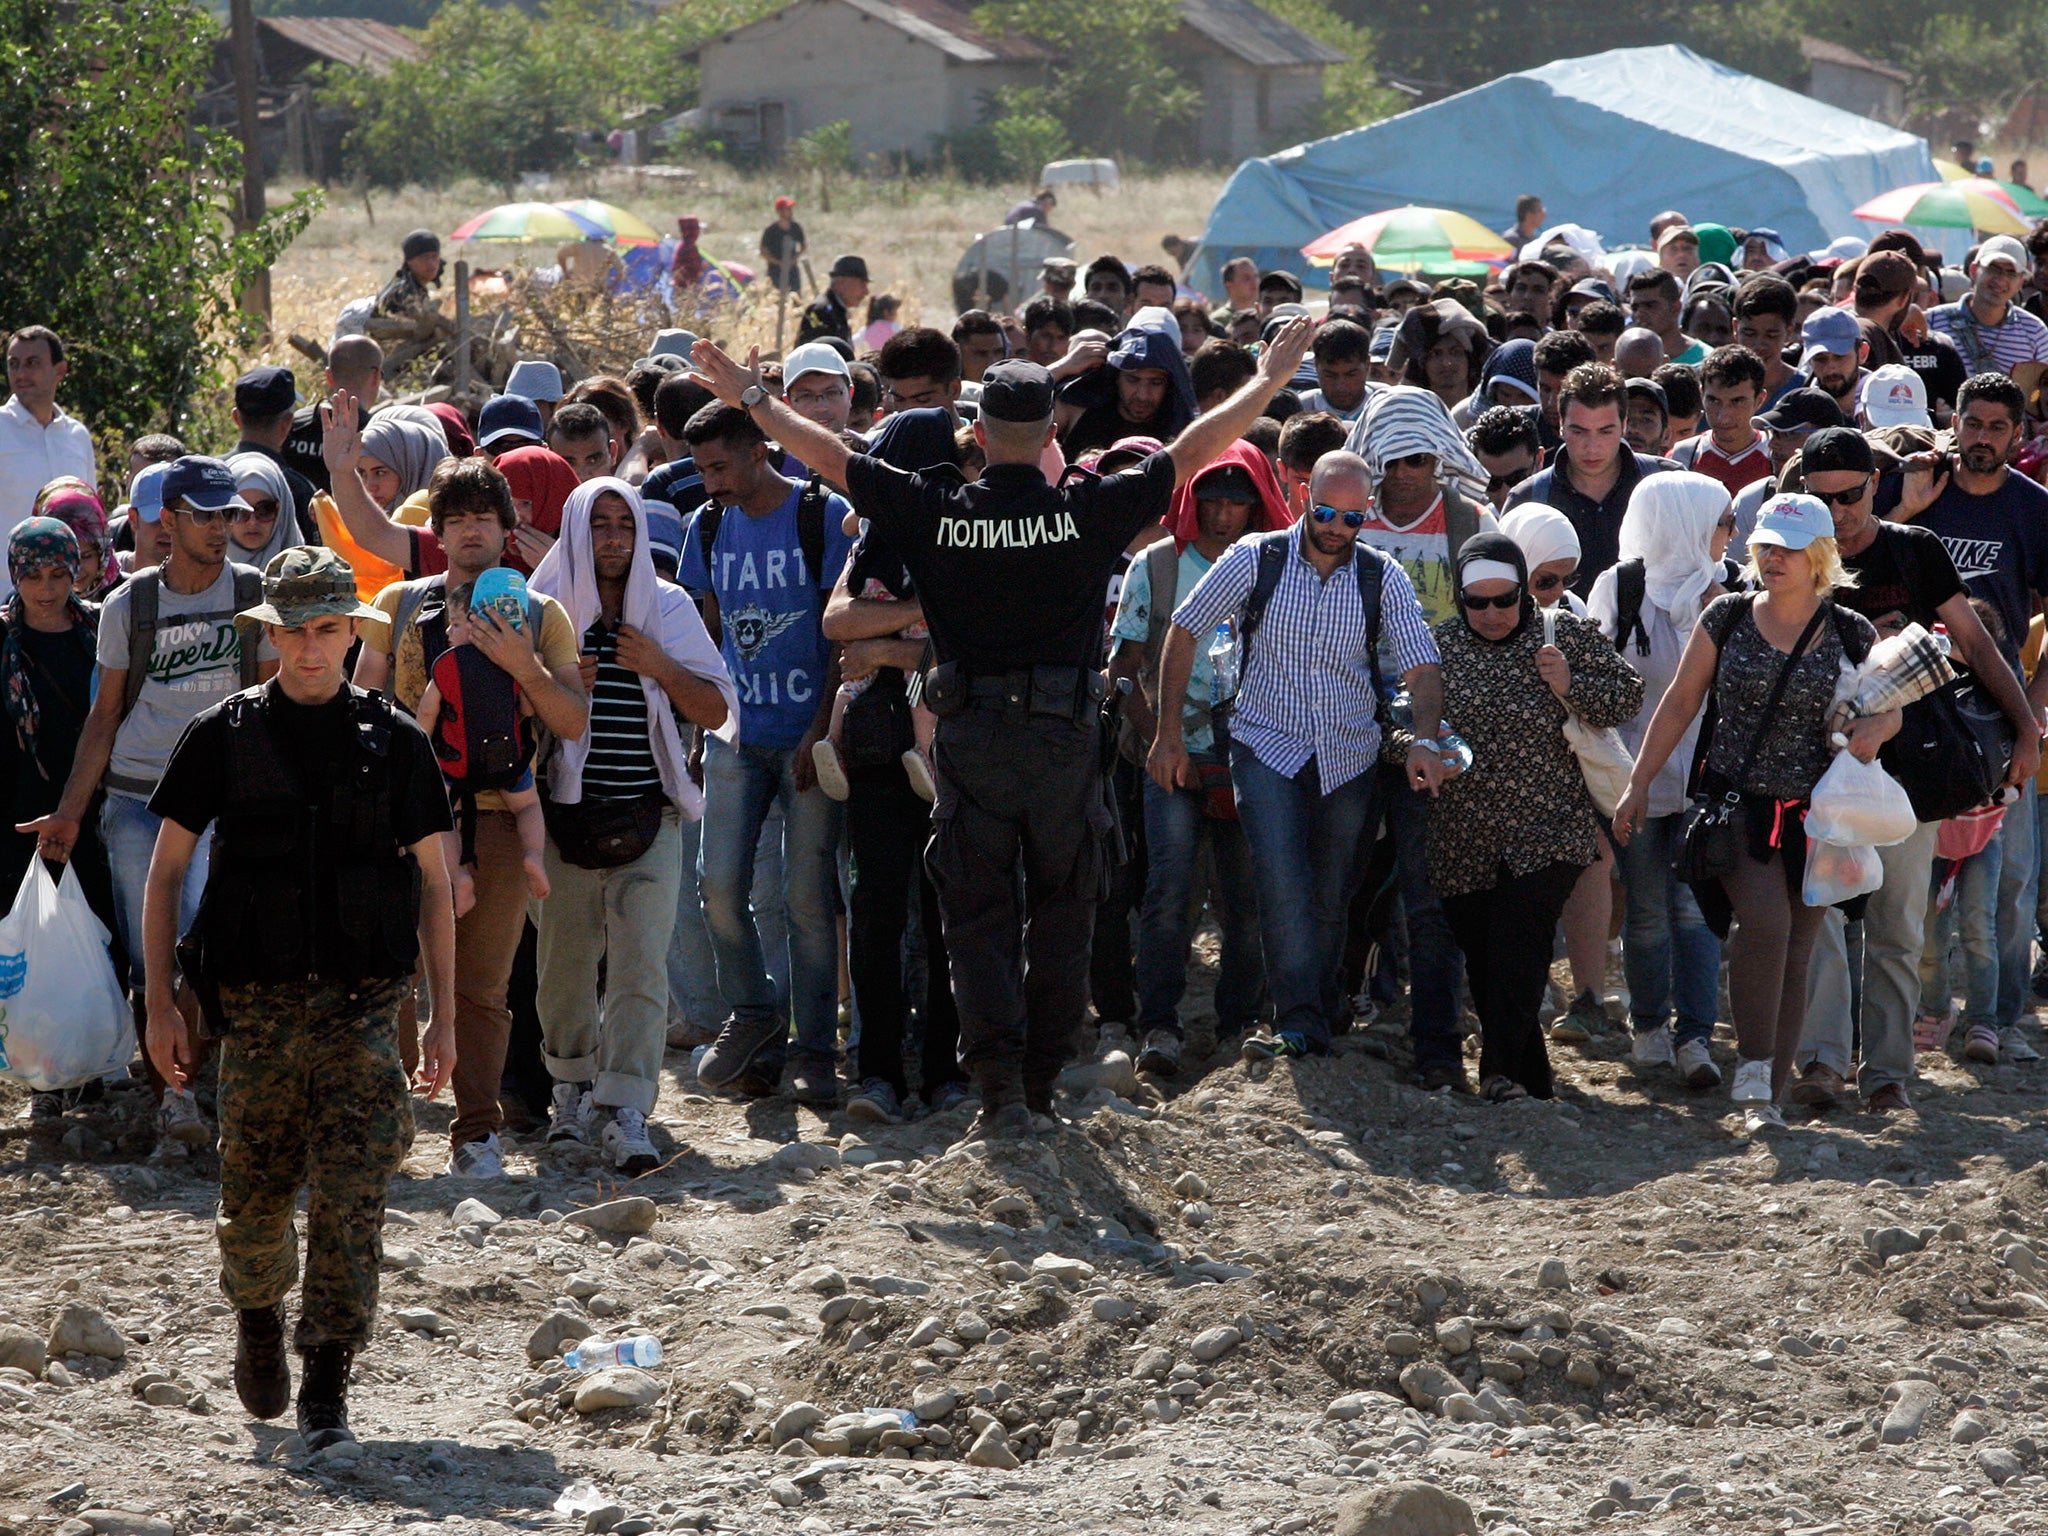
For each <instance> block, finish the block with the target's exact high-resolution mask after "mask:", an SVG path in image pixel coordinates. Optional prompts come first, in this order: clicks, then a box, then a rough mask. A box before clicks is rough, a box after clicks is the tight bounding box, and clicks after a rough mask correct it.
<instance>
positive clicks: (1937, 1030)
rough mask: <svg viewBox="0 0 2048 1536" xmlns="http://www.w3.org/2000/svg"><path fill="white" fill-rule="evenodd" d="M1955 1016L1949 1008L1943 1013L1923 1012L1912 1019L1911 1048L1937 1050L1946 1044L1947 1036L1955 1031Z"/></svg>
mask: <svg viewBox="0 0 2048 1536" xmlns="http://www.w3.org/2000/svg"><path fill="white" fill-rule="evenodd" d="M1955 1030H1956V1016H1955V1012H1954V1011H1953V1010H1951V1011H1950V1012H1948V1013H1947V1014H1945V1015H1936V1014H1932V1013H1923V1014H1921V1015H1920V1017H1919V1018H1917V1019H1915V1020H1914V1021H1913V1049H1914V1050H1916V1051H1938V1050H1940V1049H1941V1048H1942V1047H1943V1046H1945V1045H1947V1044H1948V1037H1949V1036H1950V1035H1952V1034H1954V1033H1955Z"/></svg>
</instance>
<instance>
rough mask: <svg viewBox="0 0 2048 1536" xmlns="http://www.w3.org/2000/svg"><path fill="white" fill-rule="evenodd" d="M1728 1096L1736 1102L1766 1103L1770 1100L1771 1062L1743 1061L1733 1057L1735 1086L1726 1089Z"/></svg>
mask: <svg viewBox="0 0 2048 1536" xmlns="http://www.w3.org/2000/svg"><path fill="white" fill-rule="evenodd" d="M1728 1097H1729V1098H1731V1099H1733V1100H1734V1101H1735V1102H1736V1103H1737V1104H1768V1103H1770V1102H1771V1064H1770V1063H1769V1062H1768V1061H1744V1060H1743V1059H1742V1058H1741V1057H1739V1056H1738V1057H1737V1058H1736V1059H1735V1086H1734V1087H1732V1088H1730V1089H1729V1090H1728Z"/></svg>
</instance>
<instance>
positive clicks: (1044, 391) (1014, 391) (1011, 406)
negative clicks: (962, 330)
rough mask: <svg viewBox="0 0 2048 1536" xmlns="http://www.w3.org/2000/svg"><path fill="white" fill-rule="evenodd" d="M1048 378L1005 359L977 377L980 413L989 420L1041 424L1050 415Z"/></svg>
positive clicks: (1034, 367) (1015, 360)
mask: <svg viewBox="0 0 2048 1536" xmlns="http://www.w3.org/2000/svg"><path fill="white" fill-rule="evenodd" d="M1052 393H1053V384H1052V375H1051V374H1049V373H1047V372H1046V371H1045V370H1044V369H1043V368H1041V367H1039V365H1038V364H1036V363H1027V362H1025V361H1024V360H1023V359H1021V358H1014V357H1013V358H1007V359H1005V360H1004V361H1002V362H1000V363H991V364H990V365H989V370H988V372H987V373H984V374H983V375H982V376H981V414H982V415H984V416H986V417H988V418H989V419H990V420H992V421H1016V422H1041V421H1044V420H1045V419H1046V418H1048V417H1049V416H1051V415H1052Z"/></svg>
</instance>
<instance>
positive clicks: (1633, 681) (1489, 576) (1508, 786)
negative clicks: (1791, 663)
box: [1389, 533, 1643, 1103]
mask: <svg viewBox="0 0 2048 1536" xmlns="http://www.w3.org/2000/svg"><path fill="white" fill-rule="evenodd" d="M1456 575H1457V587H1458V599H1459V606H1460V612H1459V614H1458V615H1457V616H1456V617H1454V618H1449V619H1445V620H1444V621H1443V622H1442V623H1441V624H1439V625H1437V626H1436V643H1437V649H1438V651H1439V652H1440V653H1441V655H1442V657H1443V686H1444V710H1443V717H1444V721H1445V725H1446V728H1447V729H1448V728H1455V729H1456V730H1457V732H1458V734H1459V735H1460V736H1462V737H1463V738H1464V739H1465V741H1466V743H1467V745H1469V746H1470V747H1471V749H1472V766H1471V767H1470V768H1468V769H1466V770H1465V771H1464V772H1463V773H1460V774H1458V775H1457V776H1456V777H1454V778H1452V779H1451V780H1449V781H1448V782H1447V783H1445V784H1444V786H1443V787H1442V788H1441V789H1440V790H1439V791H1438V792H1437V797H1436V799H1435V800H1433V801H1431V802H1430V806H1429V834H1428V835H1429V875H1430V883H1431V884H1432V885H1433V886H1435V888H1436V892H1437V895H1438V897H1439V898H1440V899H1441V900H1442V902H1443V909H1444V916H1445V918H1446V919H1448V920H1449V922H1450V925H1451V932H1452V933H1453V934H1454V935H1456V937H1457V940H1458V947H1459V948H1460V949H1461V950H1463V951H1464V955H1465V968H1466V975H1467V976H1468V977H1470V979H1471V984H1472V992H1473V998H1474V1001H1475V1003H1476V1004H1477V1007H1478V1012H1479V1025H1480V1033H1481V1045H1480V1054H1479V1079H1480V1086H1479V1091H1480V1094H1481V1095H1482V1096H1483V1097H1485V1098H1487V1099H1490V1100H1492V1101H1494V1102H1496V1103H1499V1102H1502V1101H1504V1100H1508V1099H1519V1098H1524V1097H1527V1096H1529V1095H1534V1096H1535V1097H1537V1098H1541V1099H1547V1098H1549V1097H1550V1095H1551V1080H1550V1057H1549V1054H1548V1053H1547V1051H1546V1050H1545V1048H1544V1043H1543V1030H1542V1027H1541V1026H1540V1025H1539V1023H1538V1022H1537V1011H1538V1009H1539V1008H1540V1006H1541V1004H1542V1001H1543V988H1544V984H1545V983H1546V981H1547V980H1548V979H1549V974H1550V951H1551V942H1552V938H1553V936H1554V935H1555V933H1556V931H1557V922H1558V918H1559V916H1560V915H1561V914H1562V913H1563V911H1564V904H1565V900H1566V898H1568V897H1569V896H1570V895H1571V891H1572V886H1573V884H1574V883H1575V882H1576V881H1577V880H1578V878H1579V872H1580V871H1581V870H1583V869H1584V868H1585V867H1586V866H1587V865H1588V864H1590V863H1592V862H1593V856H1594V848H1595V846H1596V844H1597V842H1598V839H1599V836H1600V815H1599V812H1598V811H1597V810H1595V809H1594V806H1593V799H1592V796H1591V795H1590V794H1589V793H1588V792H1587V790H1586V781H1585V778H1584V776H1583V775H1582V774H1581V772H1580V770H1579V760H1578V758H1577V757H1576V756H1574V755H1573V753H1572V749H1571V746H1570V745H1569V744H1568V743H1567V742H1566V741H1565V739H1564V721H1565V713H1566V710H1567V709H1569V710H1570V712H1571V713H1573V714H1575V715H1577V716H1578V717H1579V718H1580V719H1581V720H1584V721H1585V722H1586V723H1587V724H1588V725H1591V726H1594V727H1596V728H1597V727H1602V726H1610V725H1618V724H1620V723H1621V722H1622V721H1623V720H1626V719H1627V718H1628V717H1629V716H1631V715H1633V714H1634V713H1635V712H1636V710H1637V709H1638V708H1640V707H1641V705H1642V699H1643V680H1642V679H1641V678H1640V677H1638V676H1636V674H1635V673H1634V672H1633V671H1632V670H1630V668H1629V665H1628V663H1627V662H1625V661H1624V660H1622V659H1621V657H1620V656H1619V655H1617V654H1616V653H1615V650H1614V647H1613V646H1612V645H1610V644H1608V643H1607V641H1606V640H1605V639H1603V638H1602V637H1601V635H1600V632H1599V630H1598V629H1596V628H1595V627H1594V626H1593V625H1592V624H1591V623H1590V622H1588V621H1587V620H1584V619H1580V618H1576V617H1574V616H1572V615H1570V614H1566V613H1559V614H1558V615H1557V621H1556V622H1557V641H1556V644H1554V645H1549V644H1545V643H1544V623H1543V618H1542V614H1541V611H1540V610H1539V609H1538V608H1537V606H1536V603H1535V600H1534V599H1533V598H1532V597H1531V596H1530V595H1529V573H1528V568H1527V566H1526V564H1525V563H1524V561H1523V558H1522V551H1521V548H1520V546H1519V545H1517V544H1516V543H1515V541H1514V540H1513V539H1511V538H1509V537H1508V536H1507V535H1506V534H1503V533H1477V534H1474V535H1473V536H1472V537H1471V538H1470V539H1467V540H1466V541H1465V544H1464V547H1463V548H1462V549H1460V550H1459V551H1458V560H1457V572H1456ZM1389 734H1390V735H1392V736H1395V737H1397V738H1398V737H1399V736H1400V735H1401V734H1402V733H1399V732H1391V733H1389ZM1410 745H1412V743H1411V742H1410V741H1408V740H1404V739H1397V740H1396V741H1395V742H1394V743H1393V746H1394V749H1395V750H1398V751H1401V752H1405V751H1406V750H1407V748H1408V747H1409V746H1410Z"/></svg>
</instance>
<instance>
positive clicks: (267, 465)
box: [228, 453, 300, 571]
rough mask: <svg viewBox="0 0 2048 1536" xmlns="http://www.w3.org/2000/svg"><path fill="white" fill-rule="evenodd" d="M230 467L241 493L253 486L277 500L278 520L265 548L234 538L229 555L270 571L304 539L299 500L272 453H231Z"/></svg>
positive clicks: (272, 526) (271, 527) (229, 457)
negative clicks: (248, 546) (245, 544)
mask: <svg viewBox="0 0 2048 1536" xmlns="http://www.w3.org/2000/svg"><path fill="white" fill-rule="evenodd" d="M228 468H229V469H231V470H233V471H234V475H235V492H236V494H237V495H247V494H248V492H249V490H250V489H251V488H252V487H253V488H255V489H256V490H259V491H261V492H262V493H263V494H264V495H266V496H268V497H269V498H270V499H271V500H273V501H275V502H276V503H277V521H276V522H274V523H272V524H271V525H270V540H269V542H268V543H266V544H265V545H264V546H263V547H262V548H261V549H244V548H242V546H241V545H239V544H236V543H234V541H233V540H232V539H230V540H229V545H230V548H229V550H228V558H229V559H230V560H232V561H234V562H235V564H237V565H253V566H255V567H256V569H257V570H259V571H263V570H268V569H269V568H270V562H271V560H272V559H273V558H275V557H276V556H278V555H281V554H283V553H284V552H285V551H286V550H288V549H290V548H291V547H292V546H293V545H294V544H297V543H299V542H300V539H299V519H298V503H297V502H296V501H295V500H294V499H293V497H292V488H291V483H290V482H289V481H288V480H286V479H285V477H284V471H283V470H282V469H280V468H279V467H278V464H277V461H276V460H275V459H272V458H271V457H270V456H269V455H268V454H263V453H236V454H230V455H229V456H228Z"/></svg>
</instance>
